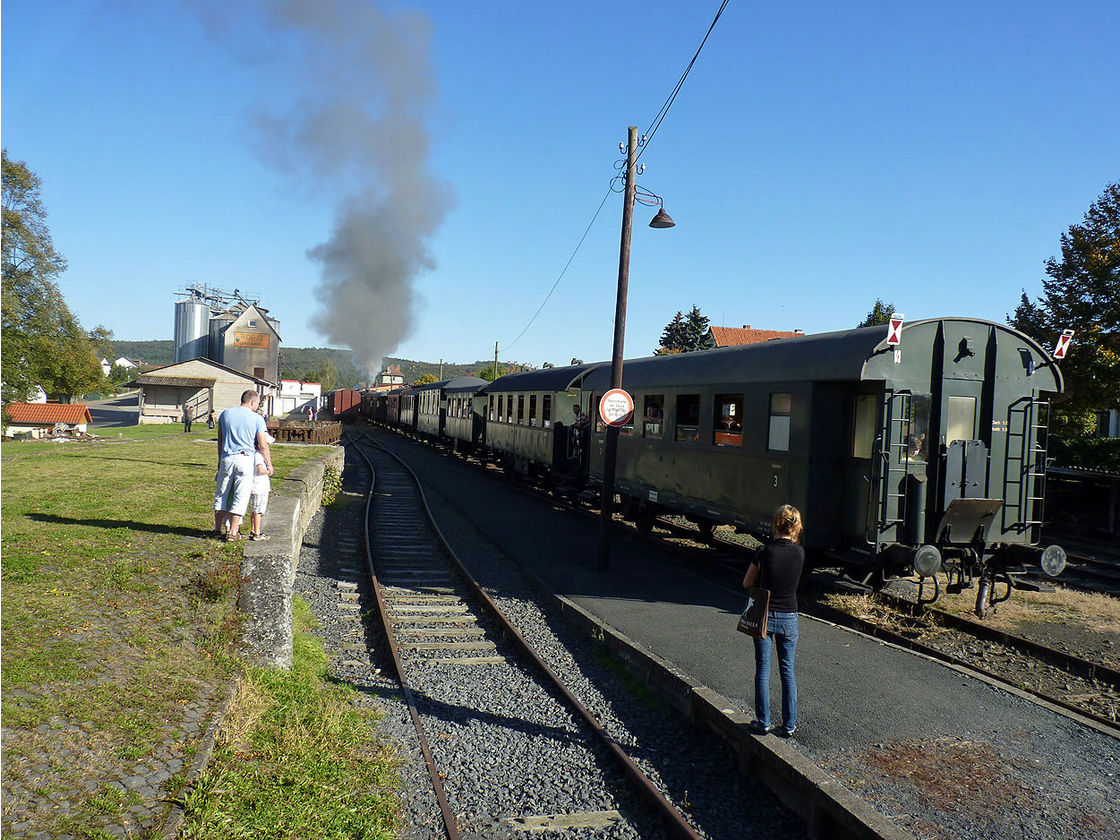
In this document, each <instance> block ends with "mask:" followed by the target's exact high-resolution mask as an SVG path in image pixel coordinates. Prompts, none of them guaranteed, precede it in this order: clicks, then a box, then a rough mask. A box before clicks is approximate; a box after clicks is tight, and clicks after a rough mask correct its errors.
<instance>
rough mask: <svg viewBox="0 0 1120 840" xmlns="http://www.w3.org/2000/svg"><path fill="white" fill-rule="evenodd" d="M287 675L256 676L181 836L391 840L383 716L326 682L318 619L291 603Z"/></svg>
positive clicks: (392, 780) (245, 683) (194, 795)
mask: <svg viewBox="0 0 1120 840" xmlns="http://www.w3.org/2000/svg"><path fill="white" fill-rule="evenodd" d="M294 613H295V616H294V620H295V631H296V632H295V639H294V662H293V665H292V670H291V671H283V670H280V669H270V670H263V669H253V670H250V671H249V672H248V673H247V674H246V675H245V676H244V678H243V680H242V682H241V688H240V690H239V694H238V697H237V699H236V701H235V703H234V705H233V708H231V710H230V713H229V715H228V716H227V718H226V721H225V722H224V725H223V728H222V734H221V740H220V743H219V746H218V748H217V749H216V750H215V752H214V756H213V758H212V760H211V762H210V765H209V767H208V768H207V770H206V772H205V773H204V774H203V777H202V779H201V780H200V781H199V784H198V785H197V787H195V789H194V790H193V791H192V792H191V793H190V795H189V796H188V797H187V800H186V803H185V807H186V814H187V820H186V825H185V826H184V829H183V832H182V834H181V835H180V836H181V837H183V838H191V840H196V838H226V837H253V838H288V837H307V838H313V837H362V838H370V839H371V840H374V839H375V838H390V837H392V836H393V834H392V832H393V828H394V820H395V813H396V804H395V801H394V798H393V796H392V793H391V788H392V787H393V786H394V785H395V784H396V783H397V780H396V777H395V774H394V767H395V762H394V759H393V757H392V755H391V753H390V752H389V750H388V748H387V747H386V746H384V745H382V744H380V743H379V742H378V740H377V735H376V733H375V726H376V723H377V720H378V718H377V716H376V715H375V714H374V713H373V712H371V711H369V710H365V709H361V708H357V707H355V706H354V705H353V704H352V703H351V700H352V698H353V697H354V692H353V691H352V690H351V689H350V688H348V687H346V686H344V685H341V684H338V683H336V682H333V681H332V680H331V679H330V677H329V676H328V674H327V662H328V660H327V656H326V654H325V653H324V651H323V646H322V643H321V642H320V641H319V640H318V639H316V638H315V637H314V636H312V635H311V634H310V633H308V632H307V631H308V629H309V628H310V627H311V625H312V622H313V618H312V616H311V611H310V609H309V608H308V607H307V605H306V603H304V602H303V601H302V600H300V599H298V598H297V599H296V601H295V605H294Z"/></svg>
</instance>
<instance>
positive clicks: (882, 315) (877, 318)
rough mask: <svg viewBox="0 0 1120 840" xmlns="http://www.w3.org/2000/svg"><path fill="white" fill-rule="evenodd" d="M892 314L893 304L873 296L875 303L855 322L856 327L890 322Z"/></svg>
mask: <svg viewBox="0 0 1120 840" xmlns="http://www.w3.org/2000/svg"><path fill="white" fill-rule="evenodd" d="M892 315H894V304H893V303H883V299H882V298H875V305H874V306H872V307H871V311H870V312H868V313H867V317H866V318H864V319H863V320H862V321H860V322H859V323H858V324H856V328H857V329H858V328H860V327H877V326H879V325H880V324H887V323H890V320H891V316H892Z"/></svg>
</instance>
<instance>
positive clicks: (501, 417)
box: [498, 394, 506, 423]
mask: <svg viewBox="0 0 1120 840" xmlns="http://www.w3.org/2000/svg"><path fill="white" fill-rule="evenodd" d="M505 420H506V412H505V397H504V396H502V395H500V394H499V395H498V422H499V423H504V422H505Z"/></svg>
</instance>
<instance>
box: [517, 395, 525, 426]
mask: <svg viewBox="0 0 1120 840" xmlns="http://www.w3.org/2000/svg"><path fill="white" fill-rule="evenodd" d="M517 425H519V426H524V425H525V395H524V394H518V395H517Z"/></svg>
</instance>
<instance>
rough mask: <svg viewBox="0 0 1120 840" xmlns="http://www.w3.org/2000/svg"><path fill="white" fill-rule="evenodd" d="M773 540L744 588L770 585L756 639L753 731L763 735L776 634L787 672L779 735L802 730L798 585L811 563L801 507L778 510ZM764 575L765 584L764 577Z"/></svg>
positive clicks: (767, 727)
mask: <svg viewBox="0 0 1120 840" xmlns="http://www.w3.org/2000/svg"><path fill="white" fill-rule="evenodd" d="M770 533H771V535H772V536H771V539H770V542H769V543H768V544H767V545H766V546H765V547H764V548H763V549H762V550H761V551H759V552H758V554H757V555H756V556H755V559H754V561H753V562H752V563H751V565H750V568H749V569H747V575H746V577H744V578H743V587H744V588H745V589H750V588H751V587H752V586H760V587H761V588H763V589H769V590H770V611H769V615H768V617H767V626H766V638H764V639H755V640H754V712H755V718H756V720H755V722H754V723H753V724H752V725H751V730H752V731H753V732H755V733H756V734H758V735H764V734H766V733H767V732H769V731H770V639H771V637H773V639H774V640H775V642H777V645H778V672H779V673H780V674H781V676H782V726H781V728H780V729H779V730H778V734H779V735H781V736H782V737H783V738H788V737H790V736H791V735H792V734H793V732H794V730H795V729H797V682H796V681H795V680H794V676H793V658H794V652H795V651H796V650H797V584H798V582H799V581H800V580H801V569H802V568H803V567H804V565H805V549H803V548H802V547H801V546H800V545H798V541H799V540H800V539H801V511H799V510H798V509H797V508H795V507H793V506H792V505H782V506H781V507H780V508H778V509H777V511H775V512H774V522H773V526H772V528H771V531H770ZM760 577H761V579H762V580H761V583H759V578H760Z"/></svg>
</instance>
